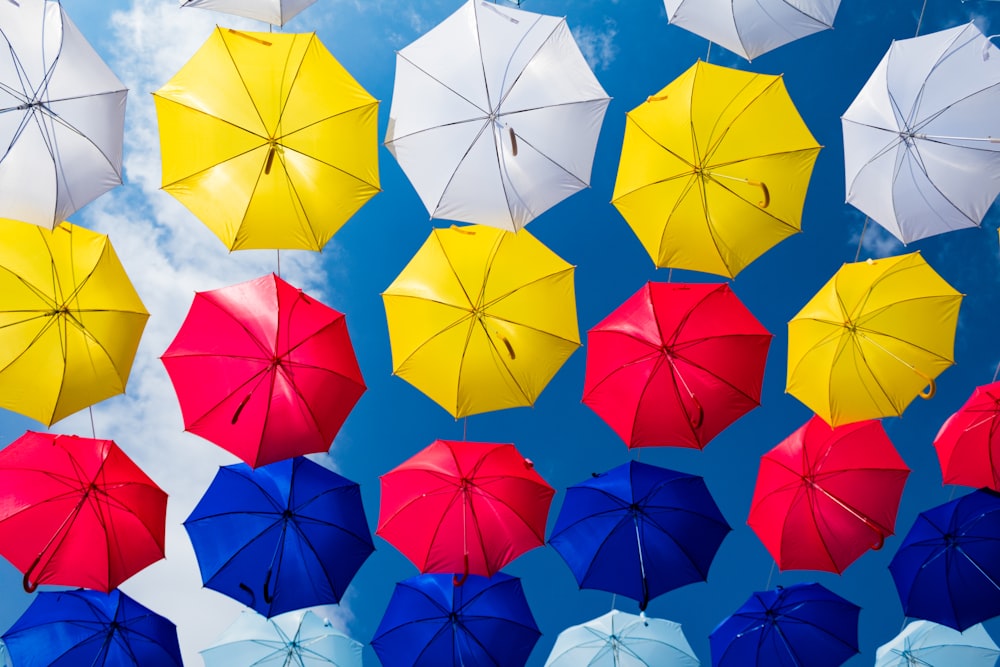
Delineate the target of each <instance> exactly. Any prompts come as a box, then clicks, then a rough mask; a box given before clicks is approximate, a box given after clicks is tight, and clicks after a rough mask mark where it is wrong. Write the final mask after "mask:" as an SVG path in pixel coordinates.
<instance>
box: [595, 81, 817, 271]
mask: <svg viewBox="0 0 1000 667" xmlns="http://www.w3.org/2000/svg"><path fill="white" fill-rule="evenodd" d="M819 149H820V146H819V144H817V143H816V140H815V139H814V138H813V136H812V134H811V133H810V132H809V129H808V128H807V127H806V125H805V123H804V122H803V121H802V117H801V116H799V112H798V111H797V110H796V108H795V105H794V104H793V103H792V100H791V98H790V97H789V96H788V92H787V90H786V89H785V84H784V81H783V79H782V78H781V77H780V76H769V75H764V74H754V73H752V72H743V71H739V70H735V69H730V68H727V67H720V66H718V65H710V64H708V63H704V62H701V61H699V62H697V63H696V64H695V65H693V66H692V67H691V68H690V69H688V70H687V71H686V72H684V73H683V74H682V75H681V76H679V77H677V78H676V79H675V80H674V81H672V82H671V83H670V84H669V85H667V86H666V87H665V88H664V89H663V90H661V91H660V92H658V93H656V95H653V96H652V97H650V98H648V99H647V100H646V101H645V102H643V103H642V104H640V105H639V106H638V107H636V108H635V109H632V110H631V111H629V112H628V114H627V116H626V122H625V137H624V139H623V141H622V152H621V160H620V163H619V165H618V177H617V180H616V181H615V189H614V193H613V194H612V197H611V203H612V204H614V205H615V207H616V208H617V209H618V211H619V212H620V213H621V214H622V216H623V217H624V218H625V220H626V221H627V222H628V224H629V226H630V227H631V228H632V231H633V232H635V235H636V236H637V237H638V238H639V241H640V242H641V243H642V245H643V247H644V248H645V249H646V252H648V253H649V256H650V257H651V258H652V260H653V262H654V263H655V264H656V266H659V267H671V268H678V269H692V270H695V271H705V272H707V273H714V274H717V275H722V276H726V277H729V278H732V277H735V276H736V274H737V273H739V272H740V271H742V270H743V269H744V268H745V267H746V266H747V265H748V264H750V263H751V262H752V261H754V260H755V259H757V258H758V257H759V256H760V255H762V254H763V253H764V252H766V251H767V250H768V249H770V248H771V247H772V246H774V245H775V244H777V243H778V242H780V241H782V240H783V239H785V238H786V237H788V236H791V235H792V234H796V233H798V232H799V231H801V227H802V223H801V218H802V205H803V203H804V201H805V196H806V188H807V187H808V185H809V177H810V175H811V174H812V167H813V163H814V162H815V161H816V155H817V154H818V153H819Z"/></svg>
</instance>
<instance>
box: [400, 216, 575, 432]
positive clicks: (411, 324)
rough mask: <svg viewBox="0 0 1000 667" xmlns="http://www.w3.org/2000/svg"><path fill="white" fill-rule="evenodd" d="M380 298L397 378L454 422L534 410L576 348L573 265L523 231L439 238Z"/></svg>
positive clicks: (455, 231)
mask: <svg viewBox="0 0 1000 667" xmlns="http://www.w3.org/2000/svg"><path fill="white" fill-rule="evenodd" d="M382 299H383V301H384V302H385V316H386V320H387V321H388V325H389V343H390V345H391V346H392V367H393V373H394V374H396V375H398V376H399V377H401V378H403V379H404V380H406V381H407V382H409V383H410V384H412V385H413V386H415V387H416V388H417V389H419V390H420V391H422V392H423V393H424V394H426V395H427V396H428V397H429V398H431V399H432V400H433V401H434V402H436V403H437V404H439V405H440V406H441V407H443V408H444V409H445V410H447V411H448V412H449V413H451V414H452V415H453V416H455V417H465V416H467V415H472V414H477V413H481V412H489V411H491V410H501V409H504V408H512V407H518V406H530V405H534V403H535V400H536V399H537V398H538V395H539V394H541V392H542V390H543V389H544V388H545V385H546V384H548V382H549V380H551V379H552V377H553V376H554V375H555V374H556V372H557V371H558V370H559V368H560V367H561V366H562V364H563V362H565V361H566V359H567V358H568V357H569V356H570V355H571V354H573V352H574V351H576V349H577V348H578V347H580V332H579V325H578V324H577V319H576V300H575V295H574V289H573V266H571V265H570V264H567V263H566V262H565V261H563V260H562V259H561V258H560V257H559V256H557V255H556V254H555V253H553V252H552V251H551V250H549V249H548V248H546V247H545V246H544V245H543V244H542V243H541V242H539V241H538V240H537V239H535V237H533V236H532V235H531V234H529V233H528V232H527V231H522V232H519V233H517V234H514V233H511V232H505V231H503V230H499V229H493V228H491V227H481V226H473V227H461V228H459V227H452V228H450V229H435V230H434V231H433V232H431V235H430V237H428V239H427V240H426V241H425V242H424V245H423V246H422V247H421V248H420V250H418V251H417V254H416V255H414V256H413V258H412V259H411V260H410V262H409V263H408V264H407V265H406V267H405V268H404V269H403V270H402V272H400V274H399V275H398V276H397V277H396V279H395V280H394V281H393V282H392V284H391V285H389V287H388V288H387V289H386V290H385V292H384V293H383V294H382Z"/></svg>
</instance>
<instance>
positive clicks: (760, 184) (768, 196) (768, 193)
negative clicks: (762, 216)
mask: <svg viewBox="0 0 1000 667" xmlns="http://www.w3.org/2000/svg"><path fill="white" fill-rule="evenodd" d="M747 185H753V186H755V187H758V188H760V189H761V190H763V191H764V200H763V201H760V202H757V205H758V206H760V207H761V208H767V207H768V206H770V204H771V191H770V190H768V189H767V185H765V184H764V183H763V182H761V181H752V180H750V179H749V178H748V179H747Z"/></svg>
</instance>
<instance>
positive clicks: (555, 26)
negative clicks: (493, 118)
mask: <svg viewBox="0 0 1000 667" xmlns="http://www.w3.org/2000/svg"><path fill="white" fill-rule="evenodd" d="M543 18H546V17H545V16H544V15H542V14H536V15H535V16H534V17H533V19H532V22H531V25H530V26H529V27H528V28H527V29H526V30H525V31H524V33H523V34H522V35H521V37H520V38H519V39H518V41H517V45H516V46H515V47H514V48H512V49H511V50H510V55H511V57H510V58H508V60H507V66H506V67H505V68H504V72H503V79H502V80H501V82H500V91H501V93H502V95H501V97H500V99H499V100H498V101H497V103H496V105H495V107H494V108H495V110H496V112H497V115H499V114H500V107H501V106H503V103H504V102H506V101H507V97H508V96H509V95H510V94H511V93H512V92H513V90H514V87H515V86H516V85H517V84H518V82H519V81H520V80H521V76H522V75H523V74H524V71H525V69H527V67H528V65H530V64H531V62H532V61H533V60H534V59H535V56H537V55H538V54H539V53H540V52H541V50H542V48H544V47H545V45H546V44H548V42H549V40H550V39H552V36H553V35H554V34H556V30H558V29H559V28H560V27H562V25H563V24H565V23H566V19H560V20H559V21H557V22H555V23H554V24H553V26H552V30H550V31H549V34H548V35H546V36H545V37H544V38H543V39H542V40H541V41H539V42H538V46H537V47H536V48H535V51H534V52H533V53H532V54H531V55H530V56H528V57H527V58H525V59H524V67H523V68H522V69H521V71H520V72H518V73H517V74H515V75H514V80H513V81H511V84H510V86H507V85H506V83H507V75H508V73H509V72H510V65H511V61H512V60H513V56H514V54H515V53H516V52H517V50H518V49H519V48H520V47H521V44H523V43H524V40H525V39H527V37H528V35H529V34H530V33H531V32H532V31H533V30H534V29H535V28H536V27H537V26H538V25H539V23H541V21H542V19H543ZM476 27H477V30H476V36H477V38H478V36H479V30H478V27H479V21H478V17H477V21H476ZM479 53H480V55H482V46H480V49H479ZM483 74H484V77H483V78H484V83H485V71H484V73H483ZM504 88H506V92H503V91H504Z"/></svg>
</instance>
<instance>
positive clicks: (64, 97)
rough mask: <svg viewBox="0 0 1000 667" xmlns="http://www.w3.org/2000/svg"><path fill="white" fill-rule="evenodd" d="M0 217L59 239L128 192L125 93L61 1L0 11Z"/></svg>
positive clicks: (38, 0) (4, 6)
mask: <svg viewBox="0 0 1000 667" xmlns="http://www.w3.org/2000/svg"><path fill="white" fill-rule="evenodd" d="M0 35H2V37H3V40H4V42H5V44H4V45H5V48H0V147H2V154H0V217H3V218H12V219H15V220H21V221H23V222H31V223H34V224H36V225H40V226H44V227H46V228H48V229H52V228H53V227H54V226H55V225H57V224H58V223H60V222H62V221H63V220H65V219H66V218H68V217H69V216H70V215H72V214H73V213H74V212H75V211H76V210H78V209H79V208H80V207H82V206H83V205H85V204H87V203H88V202H90V201H91V200H93V199H94V198H96V197H98V196H100V195H101V194H103V193H104V192H107V191H108V190H110V189H111V188H113V187H115V186H116V185H119V184H121V182H122V176H121V164H122V141H123V136H124V128H125V95H126V93H127V90H126V89H125V86H124V84H122V82H121V81H119V80H118V77H116V76H115V75H114V73H112V72H111V70H110V69H108V66H107V65H106V64H105V63H104V61H103V60H101V57H100V56H99V55H97V52H95V51H94V49H93V47H92V46H91V45H90V44H89V43H88V42H87V40H86V39H85V38H84V36H83V35H82V34H81V33H80V31H79V30H78V29H77V27H76V26H75V25H73V22H72V21H71V20H70V19H69V17H68V16H67V15H66V12H65V11H63V8H62V5H60V4H59V2H57V1H56V0H32V1H31V2H25V1H21V2H11V1H8V2H0Z"/></svg>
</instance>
